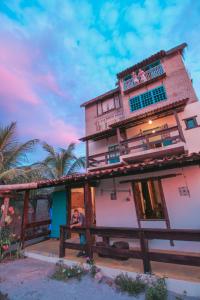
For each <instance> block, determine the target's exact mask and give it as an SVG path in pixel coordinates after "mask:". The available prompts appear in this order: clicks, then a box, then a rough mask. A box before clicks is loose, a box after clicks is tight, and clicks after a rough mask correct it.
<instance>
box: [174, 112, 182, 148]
mask: <svg viewBox="0 0 200 300" xmlns="http://www.w3.org/2000/svg"><path fill="white" fill-rule="evenodd" d="M174 117H175V120H176V124H177V126H178V132H179V135H180V138H181V140H182V141H183V142H184V143H185V137H184V134H183V129H182V126H181V123H180V120H179V117H178V114H177V111H176V110H174Z"/></svg>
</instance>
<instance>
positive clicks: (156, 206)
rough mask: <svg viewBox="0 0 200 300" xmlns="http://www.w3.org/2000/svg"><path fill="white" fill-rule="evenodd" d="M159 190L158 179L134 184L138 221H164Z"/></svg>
mask: <svg viewBox="0 0 200 300" xmlns="http://www.w3.org/2000/svg"><path fill="white" fill-rule="evenodd" d="M161 189H162V186H161V182H160V180H159V179H148V180H142V181H138V182H134V184H133V191H134V197H135V202H136V203H137V210H138V214H139V217H140V219H145V220H146V219H147V220H148V219H164V209H163V201H164V199H163V198H162V197H163V196H162V190H161Z"/></svg>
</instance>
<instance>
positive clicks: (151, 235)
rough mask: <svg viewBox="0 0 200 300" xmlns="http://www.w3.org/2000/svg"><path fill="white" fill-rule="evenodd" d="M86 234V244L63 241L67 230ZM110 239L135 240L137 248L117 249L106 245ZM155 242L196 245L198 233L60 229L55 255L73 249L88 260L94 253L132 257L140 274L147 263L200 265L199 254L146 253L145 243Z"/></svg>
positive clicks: (147, 230)
mask: <svg viewBox="0 0 200 300" xmlns="http://www.w3.org/2000/svg"><path fill="white" fill-rule="evenodd" d="M88 230H89V232H90V236H91V238H90V239H89V240H88V242H87V244H86V245H80V244H75V243H71V242H67V240H66V235H70V233H71V231H73V232H77V233H86V231H88ZM92 236H101V237H103V240H104V241H107V243H106V244H105V243H104V244H100V245H98V243H97V244H96V243H95V239H94V238H92ZM110 238H126V239H127V238H128V239H138V240H139V241H140V249H136V250H134V249H130V250H128V249H118V248H113V247H111V246H110V245H109V239H110ZM152 239H156V240H169V241H171V240H174V241H191V242H200V230H191V229H187V230H186V229H146V228H145V229H139V228H112V227H95V226H94V227H90V228H86V227H81V228H76V229H72V230H71V229H70V228H69V227H67V226H60V252H59V256H60V257H64V256H65V249H77V250H86V251H87V252H88V254H89V255H90V256H91V257H92V256H93V253H94V252H96V253H98V254H102V255H109V256H115V257H117V256H118V257H122V256H123V257H127V258H136V259H141V260H142V261H143V269H144V272H145V273H147V272H151V261H157V262H163V263H173V264H181V265H190V266H200V255H199V256H198V255H194V254H191V255H190V254H188V253H185V254H183V253H181V252H180V253H178V252H177V253H170V252H159V251H155V250H150V249H149V247H148V241H149V240H152Z"/></svg>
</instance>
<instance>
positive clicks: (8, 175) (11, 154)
mask: <svg viewBox="0 0 200 300" xmlns="http://www.w3.org/2000/svg"><path fill="white" fill-rule="evenodd" d="M38 142H39V140H38V139H32V140H29V141H27V142H25V143H20V142H19V141H18V139H17V131H16V122H12V123H10V124H9V125H8V126H2V125H0V182H1V183H7V182H23V181H30V180H32V179H33V178H35V176H36V177H37V176H38V170H36V169H32V168H30V167H25V166H24V165H25V164H27V163H28V157H27V154H28V153H30V152H32V151H33V150H34V148H35V146H36V145H37V144H38Z"/></svg>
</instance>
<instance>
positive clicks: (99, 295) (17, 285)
mask: <svg viewBox="0 0 200 300" xmlns="http://www.w3.org/2000/svg"><path fill="white" fill-rule="evenodd" d="M54 268H55V266H54V265H53V264H50V263H46V262H42V261H38V260H34V259H31V258H26V259H24V260H18V261H15V262H11V263H6V264H1V265H0V290H1V291H2V292H3V293H8V295H9V297H10V299H11V300H47V299H48V300H93V299H94V300H102V299H103V300H110V299H115V300H130V299H134V298H133V297H132V298H130V297H129V296H128V295H125V294H120V293H117V292H116V291H115V290H114V289H112V288H110V287H109V286H107V285H105V284H99V283H97V282H95V281H94V280H91V279H90V278H89V277H84V278H83V279H82V280H81V281H80V282H77V281H76V280H70V281H69V282H68V283H64V282H61V281H56V280H52V279H49V278H48V277H49V276H50V275H51V274H52V272H53V270H54ZM137 299H138V300H143V297H139V298H137Z"/></svg>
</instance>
